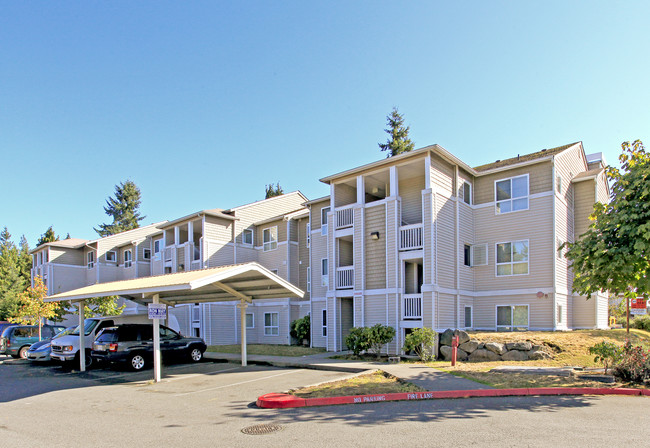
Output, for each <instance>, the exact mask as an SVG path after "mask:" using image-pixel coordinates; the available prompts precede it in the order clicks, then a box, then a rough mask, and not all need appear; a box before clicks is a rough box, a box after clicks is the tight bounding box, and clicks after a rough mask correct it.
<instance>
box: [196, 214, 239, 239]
mask: <svg viewBox="0 0 650 448" xmlns="http://www.w3.org/2000/svg"><path fill="white" fill-rule="evenodd" d="M232 226H233V221H230V220H229V219H224V218H216V217H214V216H206V217H205V225H204V230H203V237H204V238H207V239H209V240H212V241H223V242H229V241H232Z"/></svg>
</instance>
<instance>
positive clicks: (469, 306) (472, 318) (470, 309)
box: [463, 305, 474, 328]
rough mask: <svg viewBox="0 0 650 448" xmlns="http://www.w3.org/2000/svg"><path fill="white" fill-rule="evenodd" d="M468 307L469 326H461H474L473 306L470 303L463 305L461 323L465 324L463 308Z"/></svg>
mask: <svg viewBox="0 0 650 448" xmlns="http://www.w3.org/2000/svg"><path fill="white" fill-rule="evenodd" d="M466 308H469V318H470V320H471V321H472V322H471V324H472V325H470V326H469V327H468V326H464V327H463V328H474V307H473V306H472V305H465V306H464V307H463V325H465V309H466Z"/></svg>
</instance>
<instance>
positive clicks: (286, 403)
mask: <svg viewBox="0 0 650 448" xmlns="http://www.w3.org/2000/svg"><path fill="white" fill-rule="evenodd" d="M533 395H636V396H642V395H644V396H650V390H648V389H626V388H615V389H608V388H605V387H539V388H521V389H474V390H447V391H431V392H401V393H392V394H376V395H348V396H343V397H326V398H299V397H296V396H294V395H289V394H266V395H262V396H261V397H259V398H258V399H257V406H259V407H261V408H298V407H306V406H328V405H335V404H357V403H374V402H378V401H403V400H406V401H410V400H436V399H442V398H474V397H513V396H533Z"/></svg>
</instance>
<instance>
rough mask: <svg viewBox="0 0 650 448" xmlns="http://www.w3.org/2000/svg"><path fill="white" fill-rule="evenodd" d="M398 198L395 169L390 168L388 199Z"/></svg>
mask: <svg viewBox="0 0 650 448" xmlns="http://www.w3.org/2000/svg"><path fill="white" fill-rule="evenodd" d="M397 196H399V187H398V181H397V167H396V166H391V167H390V197H392V198H394V197H397Z"/></svg>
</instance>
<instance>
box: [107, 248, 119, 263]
mask: <svg viewBox="0 0 650 448" xmlns="http://www.w3.org/2000/svg"><path fill="white" fill-rule="evenodd" d="M115 260H117V253H115V251H114V250H112V251H110V252H106V261H113V262H114V261H115Z"/></svg>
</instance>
